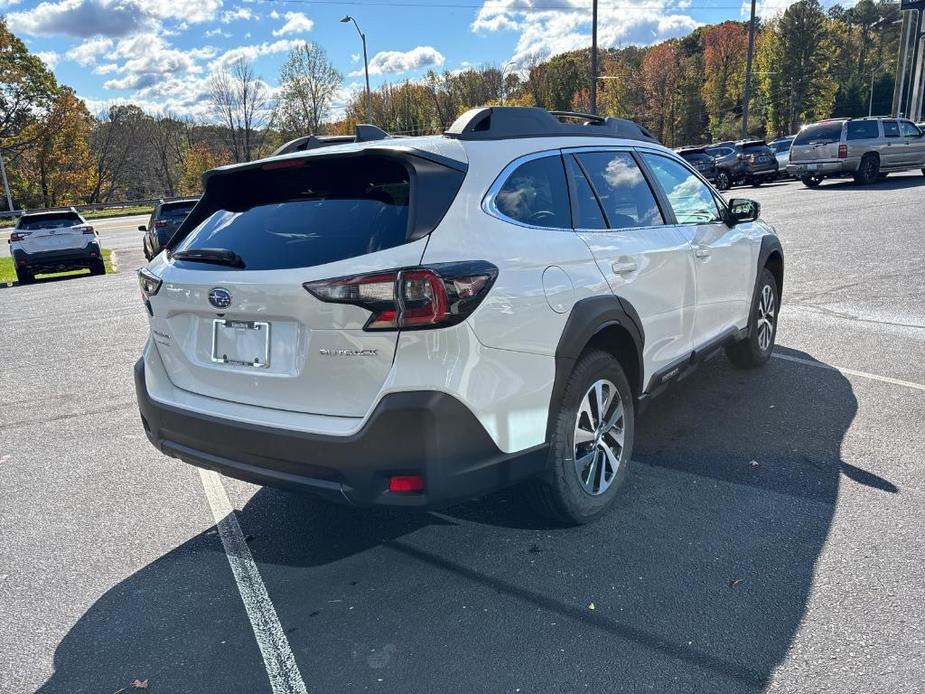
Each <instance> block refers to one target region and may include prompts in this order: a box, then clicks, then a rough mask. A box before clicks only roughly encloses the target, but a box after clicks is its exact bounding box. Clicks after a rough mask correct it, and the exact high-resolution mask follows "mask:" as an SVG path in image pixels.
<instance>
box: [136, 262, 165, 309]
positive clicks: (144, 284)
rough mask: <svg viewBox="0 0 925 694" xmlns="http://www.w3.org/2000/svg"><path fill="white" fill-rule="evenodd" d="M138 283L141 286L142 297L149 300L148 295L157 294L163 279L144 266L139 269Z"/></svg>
mask: <svg viewBox="0 0 925 694" xmlns="http://www.w3.org/2000/svg"><path fill="white" fill-rule="evenodd" d="M138 285H139V286H140V287H141V295H142V297H143V298H144V300H145V301H147V300H148V297H151V296H154V295H155V294H157V292H158V290H159V289H160V288H161V280H160V278H159V277H157V276H156V275H154V274H153V273H152V272H149V271H148V270H145V269H144V268H142V269H141V270H139V271H138Z"/></svg>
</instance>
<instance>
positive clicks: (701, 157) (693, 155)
mask: <svg viewBox="0 0 925 694" xmlns="http://www.w3.org/2000/svg"><path fill="white" fill-rule="evenodd" d="M681 156H682V157H683V158H684V159H687V161H709V160H711V159H712V158H713V157H711V156H710V155H709V154H706V153H705V152H681Z"/></svg>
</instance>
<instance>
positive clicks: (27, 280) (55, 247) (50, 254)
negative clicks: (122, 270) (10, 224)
mask: <svg viewBox="0 0 925 694" xmlns="http://www.w3.org/2000/svg"><path fill="white" fill-rule="evenodd" d="M9 244H10V255H12V256H13V264H14V265H15V266H16V279H17V280H19V283H20V284H31V283H32V282H34V281H35V276H36V275H37V274H40V273H50V272H66V271H68V270H79V269H81V268H87V269H89V270H90V274H92V275H104V274H106V265H105V264H104V262H103V252H102V250H100V237H99V236H97V233H96V230H95V229H94V228H93V227H92V226H90V225H89V224H87V221H86V220H85V219H84V218H83V217H81V216H80V213H79V212H77V210H75V209H74V208H73V207H71V208H69V209H67V210H52V211H48V212H31V213H26V214H24V215H22V216H21V217H20V218H19V219H18V220H17V222H16V228H14V229H13V232H12V233H11V234H10V239H9Z"/></svg>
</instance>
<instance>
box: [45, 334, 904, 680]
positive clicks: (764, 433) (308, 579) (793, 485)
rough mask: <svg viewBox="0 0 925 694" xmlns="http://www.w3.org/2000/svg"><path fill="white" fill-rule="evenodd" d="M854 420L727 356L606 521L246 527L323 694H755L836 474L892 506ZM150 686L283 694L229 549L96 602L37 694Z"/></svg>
mask: <svg viewBox="0 0 925 694" xmlns="http://www.w3.org/2000/svg"><path fill="white" fill-rule="evenodd" d="M787 353H789V354H790V355H792V356H798V357H800V358H802V359H808V360H811V359H812V357H811V356H809V355H806V354H803V353H801V352H795V351H793V350H787ZM856 411H857V402H856V400H855V397H854V394H853V391H852V388H851V385H850V383H849V382H848V381H847V380H846V379H845V378H844V376H842V375H841V374H840V373H839V372H838V371H835V370H834V369H828V368H814V367H813V366H810V365H806V364H800V363H794V362H791V361H784V360H778V359H772V360H771V362H770V363H769V364H768V365H767V367H766V368H763V369H758V370H755V371H738V370H735V369H734V368H732V367H731V366H730V365H729V363H728V362H727V361H726V360H725V359H724V358H717V359H714V360H712V361H710V362H707V363H706V364H704V365H703V366H702V367H701V369H700V370H699V371H697V372H695V373H694V374H692V375H691V376H690V377H689V378H687V379H686V380H684V381H683V382H682V383H680V384H678V385H677V386H675V387H674V388H673V389H672V390H669V391H668V392H666V393H665V394H664V395H663V396H662V397H661V398H659V399H658V400H656V401H655V402H654V403H653V404H652V406H651V407H650V408H649V409H648V411H647V412H646V413H645V414H644V416H643V417H642V418H641V419H640V421H639V424H638V429H637V441H636V455H635V459H636V461H637V462H636V463H635V464H634V467H633V468H632V469H631V471H630V474H629V476H628V478H627V483H626V485H625V487H624V489H623V490H621V493H620V499H619V503H618V505H617V507H616V508H615V509H614V510H613V511H612V512H610V513H608V514H607V515H606V516H605V517H603V518H602V519H600V520H599V521H598V522H597V523H594V524H591V525H588V526H584V527H579V528H563V527H560V526H556V525H554V524H550V523H548V522H545V521H543V520H541V519H538V518H537V517H535V516H533V515H532V514H531V512H530V511H529V510H528V509H527V508H526V507H525V505H524V504H523V502H522V501H521V500H520V495H519V493H518V490H516V489H515V490H508V491H506V492H502V493H499V494H496V495H493V496H491V497H488V498H486V499H482V500H478V501H473V502H470V503H468V504H464V505H462V506H458V507H455V508H452V509H449V510H448V511H446V512H444V513H431V514H423V513H408V512H403V511H395V510H387V509H373V510H358V509H351V508H345V507H338V506H329V505H327V504H325V503H322V502H319V501H315V500H313V499H311V498H307V497H300V496H296V495H292V494H288V493H285V492H280V491H276V490H273V489H268V488H265V489H261V490H259V491H258V492H256V493H255V494H254V495H253V496H252V497H251V498H250V500H249V501H248V502H247V503H246V504H245V505H244V507H243V508H242V509H241V510H240V511H239V512H238V518H239V521H240V524H241V527H242V528H243V531H244V533H245V534H246V535H247V537H248V542H249V546H250V547H251V551H252V552H253V555H254V558H255V560H256V561H257V564H258V566H259V568H260V572H261V575H262V576H263V579H264V582H265V583H266V586H267V590H268V593H269V595H270V597H271V599H272V601H273V604H274V606H275V608H276V612H277V614H278V615H279V618H280V621H281V623H282V626H283V628H284V630H285V632H286V634H287V637H288V640H289V643H290V645H291V648H292V651H293V653H294V655H295V659H296V662H297V664H298V666H299V668H300V670H301V672H302V674H303V677H304V678H305V680H306V682H308V683H310V684H309V688H310V690H312V691H319V692H341V691H352V690H361V689H365V688H370V689H376V690H377V691H385V692H438V691H439V692H472V691H479V692H481V691H485V692H488V691H491V692H495V691H498V692H502V691H511V692H513V691H515V690H518V689H519V690H520V691H523V692H573V691H597V692H604V691H606V692H616V691H627V692H638V691H655V692H700V691H702V692H740V691H741V692H760V691H763V690H764V689H765V687H766V686H767V685H768V682H769V678H770V676H771V674H772V673H773V671H774V670H775V668H776V667H777V666H778V665H779V664H780V663H781V661H782V660H783V659H784V658H785V656H786V654H787V652H788V648H789V647H790V645H791V642H792V640H793V638H794V635H795V633H796V631H797V629H798V628H799V626H800V623H801V620H802V618H803V615H804V612H805V609H806V604H807V600H808V597H809V594H810V589H811V584H812V578H813V573H814V568H815V563H816V560H817V558H818V556H819V553H820V551H821V549H822V547H823V545H824V544H825V541H826V537H827V535H828V532H829V527H830V524H831V521H832V516H833V512H834V509H835V504H836V500H837V496H838V488H839V483H840V477H841V475H842V473H844V474H845V475H846V476H848V477H850V478H851V480H852V482H858V483H861V484H867V485H869V486H871V487H873V488H875V489H877V490H880V491H884V492H886V493H889V492H892V491H896V490H895V487H893V486H892V485H891V484H890V483H889V482H888V481H886V480H882V479H881V478H879V477H876V476H875V475H872V474H871V473H868V472H866V471H863V470H859V469H857V468H854V467H853V466H850V465H847V464H846V463H843V462H842V460H841V455H840V449H841V444H842V440H843V438H844V436H845V433H846V431H847V430H848V428H849V426H850V425H851V422H852V420H853V419H854V416H855V413H856ZM135 677H138V678H142V679H144V678H149V679H150V683H151V688H152V690H153V691H249V692H256V691H267V690H268V689H269V685H268V680H267V677H266V674H265V671H264V669H263V663H262V661H261V659H260V655H259V652H258V651H257V648H256V644H255V641H254V637H253V633H252V632H251V630H250V627H249V624H248V622H247V619H246V616H245V614H244V611H243V608H242V603H241V599H240V597H239V596H238V594H237V591H236V589H235V586H234V583H233V582H232V579H231V574H230V571H229V569H228V565H227V562H226V560H225V557H224V555H223V553H222V549H221V544H220V542H219V540H218V537H217V536H216V535H215V531H214V530H212V531H209V532H208V533H203V534H201V535H199V536H197V537H194V538H192V539H190V540H189V541H187V542H186V543H185V544H183V545H182V546H180V547H178V548H176V549H175V550H173V551H171V552H169V553H168V554H166V555H164V556H163V557H161V558H160V559H158V560H157V561H155V562H153V563H151V564H150V565H149V566H147V567H145V568H144V569H142V570H140V571H138V572H137V573H135V574H134V575H132V576H130V577H129V578H127V579H126V580H125V581H123V582H122V583H120V584H119V585H117V586H115V587H113V588H112V589H111V590H109V592H107V593H106V594H105V595H103V596H102V597H101V598H100V599H99V600H98V601H97V602H96V603H95V604H94V605H93V606H92V607H91V608H90V609H89V610H88V611H87V613H86V614H84V615H83V616H82V617H81V618H80V620H79V621H78V622H77V623H76V624H75V625H74V627H73V628H72V629H71V631H70V632H69V633H68V634H67V636H66V637H65V638H64V640H63V641H62V642H61V644H60V645H59V647H58V648H57V651H56V654H55V672H54V675H53V676H52V677H51V678H50V680H49V681H48V682H47V683H46V685H45V686H44V687H43V688H42V690H41V691H43V692H63V691H67V692H72V691H85V690H86V691H115V690H117V689H118V688H119V687H123V686H126V683H128V682H130V681H131V679H132V678H135ZM107 688H109V689H108V690H107Z"/></svg>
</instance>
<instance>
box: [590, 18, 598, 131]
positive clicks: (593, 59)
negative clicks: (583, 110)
mask: <svg viewBox="0 0 925 694" xmlns="http://www.w3.org/2000/svg"><path fill="white" fill-rule="evenodd" d="M590 97H591V114H592V115H595V116H596V115H597V0H594V2H593V3H592V5H591V94H590Z"/></svg>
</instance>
